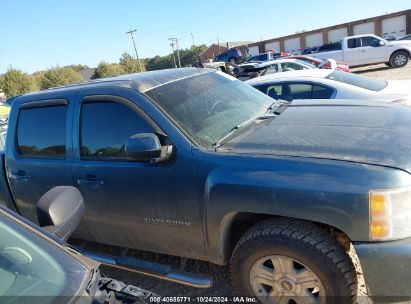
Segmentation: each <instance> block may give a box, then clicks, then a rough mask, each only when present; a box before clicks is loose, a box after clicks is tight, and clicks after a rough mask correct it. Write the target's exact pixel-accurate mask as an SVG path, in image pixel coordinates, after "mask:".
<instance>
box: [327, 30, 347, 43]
mask: <svg viewBox="0 0 411 304" xmlns="http://www.w3.org/2000/svg"><path fill="white" fill-rule="evenodd" d="M347 36H348V30H347V28H346V27H342V28H338V29H335V30H330V31H328V42H339V41H340V39H341V38H344V37H347Z"/></svg>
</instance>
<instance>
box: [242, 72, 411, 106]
mask: <svg viewBox="0 0 411 304" xmlns="http://www.w3.org/2000/svg"><path fill="white" fill-rule="evenodd" d="M246 83H248V84H249V85H251V86H253V87H254V88H256V89H258V90H260V91H261V92H263V93H264V94H267V95H268V96H270V97H273V98H275V99H284V100H294V99H356V100H364V99H368V100H381V101H389V102H398V103H402V104H405V105H411V80H388V81H384V80H378V79H373V78H369V77H364V76H360V75H357V74H352V73H345V72H341V71H338V70H336V71H332V70H320V69H310V70H299V71H293V72H286V73H281V74H270V75H267V76H261V77H258V78H255V79H251V80H248V81H247V82H246Z"/></svg>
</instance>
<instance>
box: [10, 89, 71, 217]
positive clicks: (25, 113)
mask: <svg viewBox="0 0 411 304" xmlns="http://www.w3.org/2000/svg"><path fill="white" fill-rule="evenodd" d="M23 98H24V97H23ZM69 99H70V97H67V96H65V97H61V96H50V99H48V100H40V101H30V102H26V103H22V102H20V101H16V105H13V107H16V108H17V110H15V111H13V112H12V113H11V116H10V120H9V128H10V129H9V134H8V136H7V145H6V149H7V151H6V169H7V175H8V180H9V184H10V188H11V191H12V194H13V197H14V200H15V202H16V205H17V208H18V210H19V212H20V213H21V214H22V215H23V216H24V217H26V218H27V219H29V220H30V221H33V222H35V223H38V221H37V216H36V204H37V201H38V200H39V198H40V197H41V196H42V195H43V194H44V193H46V192H47V191H48V190H50V189H51V188H53V187H55V186H59V185H72V183H73V179H72V175H71V159H70V157H71V139H70V136H71V134H70V130H71V123H70V122H71V119H70V118H69V117H70V114H69V113H70V102H69Z"/></svg>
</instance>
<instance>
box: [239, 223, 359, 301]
mask: <svg viewBox="0 0 411 304" xmlns="http://www.w3.org/2000/svg"><path fill="white" fill-rule="evenodd" d="M231 279H232V283H233V287H234V290H235V293H236V294H237V295H251V296H255V297H256V298H257V299H258V301H259V302H260V303H280V304H281V303H287V304H290V303H292V304H295V303H297V304H298V303H353V302H354V301H355V299H356V293H357V278H356V272H355V269H354V266H353V264H352V261H351V259H350V257H349V256H348V255H347V254H346V252H345V251H344V250H343V249H342V247H341V246H340V245H339V244H338V243H337V242H336V241H335V240H334V239H333V238H332V237H331V236H330V235H329V234H328V233H327V232H326V231H323V230H322V229H321V228H319V227H317V226H315V225H313V224H310V223H306V222H301V221H297V220H289V219H282V218H280V219H275V220H267V221H264V222H261V223H259V224H257V225H256V226H254V227H253V228H251V229H250V230H249V231H248V232H247V233H246V234H245V235H244V236H243V237H242V238H241V240H240V241H239V243H238V244H237V246H236V248H235V250H234V252H233V256H232V259H231Z"/></svg>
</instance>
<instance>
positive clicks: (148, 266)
mask: <svg viewBox="0 0 411 304" xmlns="http://www.w3.org/2000/svg"><path fill="white" fill-rule="evenodd" d="M81 253H82V254H84V255H85V256H87V257H89V258H91V259H93V260H96V261H98V262H100V263H102V264H104V265H107V266H111V267H115V268H119V269H123V270H127V271H131V272H136V273H140V274H144V275H148V276H151V277H155V278H157V279H162V280H166V281H170V282H174V283H179V284H182V285H186V286H190V287H195V288H209V287H211V286H212V285H213V278H212V277H211V276H209V275H204V274H195V273H188V272H183V271H179V270H176V269H173V268H172V267H171V266H169V265H165V264H158V263H154V262H148V261H143V260H139V259H135V258H131V257H127V256H113V255H108V254H104V253H99V252H93V251H88V250H81Z"/></svg>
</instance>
